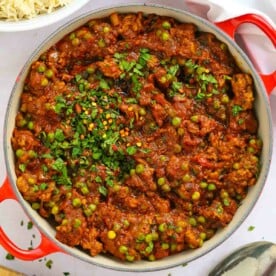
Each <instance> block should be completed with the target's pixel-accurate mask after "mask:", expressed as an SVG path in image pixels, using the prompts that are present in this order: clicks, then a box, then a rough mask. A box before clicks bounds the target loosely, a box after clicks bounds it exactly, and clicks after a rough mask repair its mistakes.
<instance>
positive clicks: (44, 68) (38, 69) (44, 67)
mask: <svg viewBox="0 0 276 276" xmlns="http://www.w3.org/2000/svg"><path fill="white" fill-rule="evenodd" d="M45 70H46V66H45V65H43V64H41V65H39V66H38V68H37V72H39V73H43V72H45Z"/></svg>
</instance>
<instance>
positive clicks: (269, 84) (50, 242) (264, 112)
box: [0, 5, 276, 271]
mask: <svg viewBox="0 0 276 276" xmlns="http://www.w3.org/2000/svg"><path fill="white" fill-rule="evenodd" d="M138 11H142V12H144V13H155V14H159V15H166V16H170V17H174V18H175V19H177V20H179V21H183V22H190V23H194V24H195V25H197V26H198V27H199V29H200V30H201V31H205V32H211V33H213V34H215V35H216V36H217V38H218V39H219V40H221V41H222V42H224V43H226V44H227V45H228V47H229V50H230V51H231V53H232V55H233V56H234V57H235V58H236V60H237V63H238V64H239V66H240V67H241V69H242V70H243V71H244V72H248V73H250V74H251V75H252V77H253V79H254V83H255V98H256V102H255V111H256V116H257V119H258V121H259V133H258V135H259V136H260V138H261V140H262V141H263V150H262V155H261V171H260V175H259V178H258V181H257V183H256V185H255V186H254V187H252V188H251V189H250V191H249V193H248V195H247V197H246V198H245V200H244V201H243V204H242V205H241V206H240V207H239V209H238V211H237V213H236V214H235V216H234V218H233V220H232V221H231V223H230V224H229V225H228V226H227V227H225V228H224V229H221V230H220V231H218V233H216V235H215V236H214V237H213V238H212V239H210V240H208V241H206V242H205V243H204V245H203V247H201V248H198V249H196V250H189V251H184V252H182V253H179V254H175V255H173V256H170V257H167V258H164V259H161V260H158V261H154V262H148V261H139V262H134V263H129V262H125V263H124V262H121V261H118V260H115V259H113V258H110V257H106V256H103V255H99V256H96V257H91V256H90V255H88V254H86V253H85V252H83V251H80V250H78V249H76V248H71V247H69V246H67V245H65V244H62V243H60V242H59V241H58V240H56V239H55V229H54V228H53V227H52V226H51V225H50V224H49V223H48V222H47V221H46V220H44V219H43V218H42V217H40V215H39V214H38V213H37V212H36V211H34V210H33V209H32V208H31V206H30V205H29V204H28V203H27V202H26V201H25V200H24V199H23V197H22V195H21V194H20V192H19V191H18V189H17V187H16V175H15V170H14V159H13V150H12V146H11V137H12V131H13V129H14V124H15V116H16V113H17V109H18V106H19V99H20V94H21V91H22V87H23V83H24V79H25V77H26V75H27V73H28V69H29V67H30V65H31V64H32V62H33V61H34V60H36V59H37V58H38V57H39V56H40V55H41V54H42V53H43V52H44V51H46V50H47V49H48V48H49V47H50V46H52V45H53V44H55V43H56V42H58V41H59V40H60V39H61V38H62V37H63V36H64V35H65V34H67V33H69V32H71V31H73V30H74V29H76V28H77V27H79V26H81V25H83V24H84V23H86V22H87V21H89V20H90V19H92V18H100V17H105V16H108V15H109V14H111V13H113V12H118V13H129V12H132V13H133V12H138ZM242 23H253V24H255V25H257V26H258V27H260V29H262V30H263V31H264V32H265V33H266V35H267V36H268V37H269V38H270V40H271V41H272V43H273V44H274V46H275V45H276V32H275V29H273V28H272V27H271V26H270V25H269V24H268V23H267V22H266V21H265V20H264V19H263V18H261V17H259V16H256V15H253V14H248V15H244V16H240V17H237V18H233V19H230V20H227V21H225V22H221V23H218V24H216V25H217V26H215V25H214V24H212V23H210V22H208V21H206V20H204V19H202V18H200V17H197V16H195V15H192V14H190V13H188V12H185V11H182V10H176V9H172V8H168V7H163V6H157V5H154V6H148V5H125V6H117V7H111V8H106V9H102V10H98V11H94V12H90V13H88V14H85V15H83V16H81V17H79V18H77V19H74V20H72V21H71V22H69V23H66V24H65V25H64V26H63V27H61V28H59V29H58V30H57V31H55V32H54V33H53V34H52V35H51V36H50V37H48V38H47V39H46V40H45V41H44V42H43V43H42V44H41V45H40V46H39V47H38V48H37V50H36V51H35V52H34V53H33V54H32V55H31V56H30V58H29V59H28V60H27V62H26V64H25V66H24V68H23V70H22V71H21V73H20V75H19V76H18V78H17V80H16V83H15V85H14V87H13V90H12V93H11V96H10V100H9V103H8V107H7V112H6V117H5V127H4V151H5V162H6V167H7V178H6V181H5V183H4V184H3V185H2V187H1V188H0V202H1V201H4V200H6V199H13V200H16V201H18V202H19V203H20V204H21V205H22V207H23V208H24V210H25V211H26V213H27V215H28V216H29V217H30V219H31V220H32V221H33V222H34V224H35V225H36V226H37V227H38V228H39V230H40V232H41V243H40V245H39V246H38V247H37V248H35V249H33V250H24V249H20V248H18V247H17V246H16V245H15V244H14V243H13V242H12V241H11V240H10V239H9V238H8V237H7V235H6V234H5V233H4V231H3V229H2V227H1V226H0V243H1V244H2V246H3V247H4V248H5V249H6V250H7V251H8V252H10V253H11V254H12V255H14V256H15V257H16V258H19V259H23V260H34V259H38V258H41V257H43V256H45V255H48V254H50V253H54V252H63V253H66V254H70V255H73V256H74V257H76V258H79V259H81V260H83V261H86V262H89V263H92V264H95V265H99V266H102V267H106V268H111V269H115V270H124V271H154V270H161V269H165V268H169V267H173V266H176V265H180V264H183V263H187V262H189V261H191V260H194V259H196V258H199V257H200V256H202V255H204V254H207V253H208V252H209V251H211V250H214V249H215V248H216V247H217V246H218V245H219V244H221V243H222V242H223V241H225V240H226V239H227V238H228V237H229V236H230V235H231V234H232V233H233V232H234V231H235V230H237V228H238V227H239V226H240V225H241V224H242V222H243V221H244V220H245V218H246V217H247V216H248V214H249V213H250V212H251V211H252V209H253V207H254V205H255V203H256V201H257V200H258V197H259V196H260V193H261V192H262V189H263V187H264V185H265V181H266V177H267V174H268V171H269V167H270V161H271V156H272V143H273V141H272V133H273V132H272V120H271V111H270V107H269V101H268V95H269V93H270V92H271V91H272V89H273V88H274V87H275V86H276V72H273V73H272V74H270V75H267V76H263V75H260V74H259V73H257V72H256V70H255V68H254V67H253V65H252V63H251V61H250V60H249V58H248V57H247V56H246V54H245V53H244V52H243V51H242V50H241V48H240V47H239V46H238V45H237V43H236V42H235V41H234V40H233V38H234V33H235V31H236V29H237V28H238V26H239V25H240V24H242Z"/></svg>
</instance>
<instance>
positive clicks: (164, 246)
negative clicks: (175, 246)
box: [161, 242, 170, 250]
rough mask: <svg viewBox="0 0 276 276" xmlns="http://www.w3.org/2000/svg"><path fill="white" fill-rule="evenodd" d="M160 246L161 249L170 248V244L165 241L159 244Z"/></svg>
mask: <svg viewBox="0 0 276 276" xmlns="http://www.w3.org/2000/svg"><path fill="white" fill-rule="evenodd" d="M161 247H162V249H164V250H167V249H169V248H170V245H169V244H168V243H166V242H163V243H162V244H161Z"/></svg>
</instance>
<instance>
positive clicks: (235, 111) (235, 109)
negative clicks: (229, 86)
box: [232, 105, 242, 116]
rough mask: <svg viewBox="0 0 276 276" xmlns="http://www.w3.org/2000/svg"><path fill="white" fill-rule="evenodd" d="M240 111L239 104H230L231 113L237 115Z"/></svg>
mask: <svg viewBox="0 0 276 276" xmlns="http://www.w3.org/2000/svg"><path fill="white" fill-rule="evenodd" d="M241 111H242V107H241V106H239V105H233V106H232V114H233V116H237V115H238V114H239V113H240V112H241Z"/></svg>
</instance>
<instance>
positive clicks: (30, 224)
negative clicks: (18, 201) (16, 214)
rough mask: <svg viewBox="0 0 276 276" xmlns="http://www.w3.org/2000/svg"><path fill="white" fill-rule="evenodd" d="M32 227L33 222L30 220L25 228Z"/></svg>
mask: <svg viewBox="0 0 276 276" xmlns="http://www.w3.org/2000/svg"><path fill="white" fill-rule="evenodd" d="M32 228H33V223H32V222H31V221H29V222H28V224H27V229H28V230H30V229H32Z"/></svg>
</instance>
